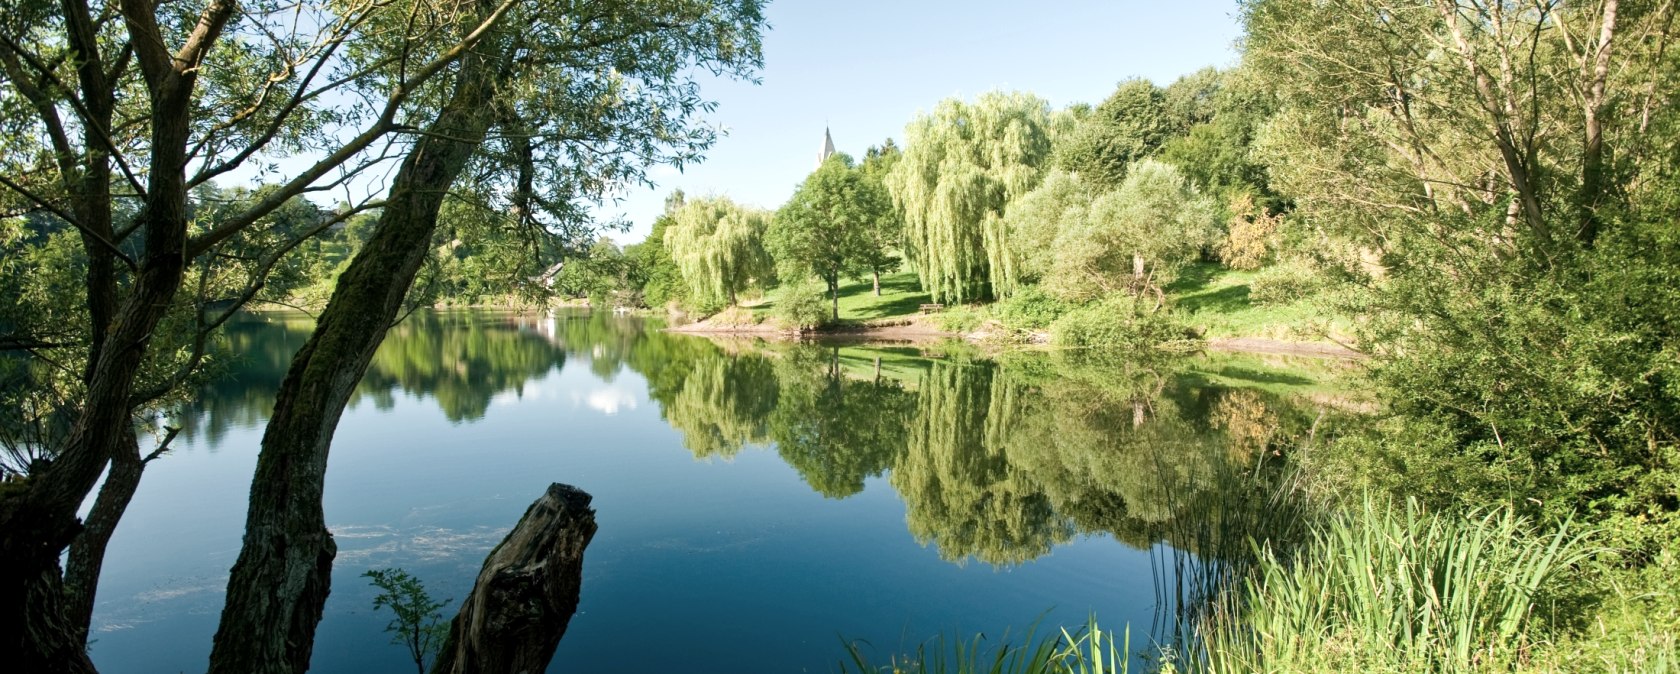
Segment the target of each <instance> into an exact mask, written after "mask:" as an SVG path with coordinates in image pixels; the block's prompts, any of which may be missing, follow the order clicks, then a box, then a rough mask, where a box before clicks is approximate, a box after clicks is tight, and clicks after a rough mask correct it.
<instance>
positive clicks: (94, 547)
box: [64, 429, 146, 644]
mask: <svg viewBox="0 0 1680 674" xmlns="http://www.w3.org/2000/svg"><path fill="white" fill-rule="evenodd" d="M126 436H127V437H126V438H124V440H123V444H124V445H125V446H124V447H121V448H118V449H117V453H116V456H114V457H112V458H111V467H110V469H109V470H107V471H106V473H105V484H104V485H103V486H101V487H100V488H99V496H98V497H96V498H95V499H94V501H93V508H92V509H91V510H89V511H88V516H87V521H86V522H85V523H84V525H83V528H82V533H81V534H80V535H78V536H76V540H75V541H73V542H71V544H70V556H69V558H68V563H67V564H66V566H65V569H64V596H65V605H64V607H65V613H66V618H67V619H68V620H69V621H70V625H71V626H72V627H73V628H75V629H76V631H77V633H78V638H79V640H80V641H81V642H82V643H83V644H86V643H87V637H88V628H89V626H91V625H92V623H93V601H94V599H95V598H96V597H97V596H98V594H99V573H100V571H101V569H103V568H104V565H105V548H106V547H107V546H108V545H110V543H111V535H112V534H114V533H116V530H117V522H119V521H121V520H122V515H123V513H124V512H125V511H127V510H128V504H129V502H130V501H132V500H133V499H134V490H135V489H136V488H138V487H139V486H140V474H141V473H142V472H143V471H144V470H145V468H146V462H145V461H144V460H143V459H141V458H140V446H139V442H138V440H137V439H136V438H135V437H134V431H133V429H126Z"/></svg>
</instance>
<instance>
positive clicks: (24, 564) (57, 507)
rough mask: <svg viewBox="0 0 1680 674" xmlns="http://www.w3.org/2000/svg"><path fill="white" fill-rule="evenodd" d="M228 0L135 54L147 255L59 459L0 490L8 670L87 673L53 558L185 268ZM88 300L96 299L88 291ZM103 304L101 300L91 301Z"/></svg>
mask: <svg viewBox="0 0 1680 674" xmlns="http://www.w3.org/2000/svg"><path fill="white" fill-rule="evenodd" d="M133 9H134V8H125V9H124V11H125V19H127V20H128V23H129V24H130V29H131V32H136V31H138V32H140V33H143V36H144V37H145V38H147V39H155V38H157V35H156V33H155V29H156V24H155V23H154V22H153V17H151V16H149V15H147V14H144V13H135V14H133V15H132V16H128V15H127V13H128V12H130V11H131V10H133ZM233 10H234V6H233V4H232V3H231V2H229V1H227V0H220V1H218V2H215V3H212V6H210V7H208V8H206V9H205V11H204V14H203V15H202V16H201V17H200V22H199V29H200V31H202V32H200V33H199V34H200V35H201V36H202V37H203V38H204V41H203V42H201V43H198V44H196V45H195V46H194V47H192V50H193V53H183V54H179V55H175V56H174V57H172V56H171V55H170V53H169V52H168V51H167V49H166V48H165V47H164V45H162V44H161V43H155V44H154V43H152V42H148V43H147V44H145V45H144V46H142V47H137V49H136V59H137V60H138V61H139V62H140V64H141V66H142V70H143V71H144V73H145V76H146V85H147V91H148V93H149V94H150V97H151V103H152V119H153V122H154V124H153V126H152V134H151V152H150V157H149V161H150V169H151V170H150V173H149V174H148V175H147V180H146V182H147V185H146V200H145V202H144V204H143V205H142V207H141V209H140V212H139V213H138V214H137V215H136V218H135V225H136V226H137V227H138V229H139V231H141V232H143V233H144V235H145V244H146V249H145V255H144V256H143V257H142V259H141V260H140V263H139V271H138V273H137V274H136V276H135V278H134V281H133V289H132V290H131V291H130V293H129V295H128V297H127V298H125V299H124V301H123V302H122V304H121V306H120V307H117V308H116V310H115V312H114V315H113V316H112V318H111V321H110V324H109V326H108V331H107V332H106V333H105V334H104V336H103V340H102V341H101V343H100V345H99V346H100V348H99V349H98V350H97V354H96V357H95V358H94V360H93V365H92V366H91V367H90V369H89V370H88V372H87V373H86V379H87V382H88V385H87V392H86V394H85V396H84V399H83V403H82V408H81V411H80V413H79V414H78V415H77V417H76V420H75V421H74V422H73V423H72V425H71V428H70V433H69V435H68V437H67V438H66V439H65V442H64V444H63V446H62V447H61V448H60V451H59V453H58V454H57V456H55V457H54V458H53V460H52V461H51V462H50V463H49V464H47V465H45V466H42V467H41V468H40V469H39V471H38V472H37V473H35V474H32V475H31V476H30V477H29V478H28V479H27V480H25V481H24V483H23V484H22V485H21V486H18V487H16V488H13V489H7V490H4V491H3V492H0V634H3V635H4V636H0V652H4V653H7V656H6V660H7V664H8V666H11V667H14V668H18V669H19V670H20V671H28V672H35V671H41V672H60V671H65V672H83V671H93V668H92V663H91V662H90V661H88V659H87V655H86V643H85V640H84V639H83V638H82V637H83V635H84V630H79V629H77V628H76V627H75V623H76V620H73V619H72V618H70V617H69V616H68V615H67V613H66V609H67V608H68V606H69V604H70V601H69V600H68V599H67V598H66V597H65V596H64V586H63V580H62V578H61V573H62V572H61V570H60V568H59V565H58V563H59V556H60V554H61V553H62V552H63V551H64V549H65V548H66V547H68V546H69V545H70V543H71V541H72V540H73V539H74V538H75V537H76V535H77V534H79V533H80V531H81V523H80V522H78V521H77V518H76V512H77V510H78V509H79V508H80V507H81V505H82V503H83V501H85V500H86V499H87V496H88V494H89V493H90V492H91V491H92V490H93V487H94V485H95V484H96V483H98V481H99V476H100V474H101V473H103V472H104V471H105V467H106V465H107V464H108V463H109V462H110V460H111V458H112V457H113V456H115V455H116V454H117V452H120V451H123V449H124V443H125V442H128V443H132V441H133V435H132V432H131V429H132V425H133V401H132V396H133V394H134V382H135V377H136V375H137V374H138V372H139V370H140V365H141V363H142V362H143V361H144V360H145V358H146V354H147V347H148V344H149V342H150V340H151V336H152V331H153V329H155V328H156V327H157V324H158V322H159V321H161V320H162V319H163V317H164V315H165V314H166V313H168V311H169V307H170V304H171V302H172V301H173V300H174V298H175V293H176V291H177V290H179V289H180V286H181V279H182V274H183V272H184V270H185V267H186V265H185V255H184V251H185V250H186V243H187V221H186V203H187V202H186V198H187V180H186V162H187V150H186V143H187V139H188V137H189V125H188V122H189V119H190V115H188V114H187V112H188V109H189V108H190V107H191V103H192V92H193V86H194V83H195V81H196V78H197V71H196V69H195V68H194V67H193V65H194V64H196V63H197V61H198V59H199V58H200V57H201V56H202V53H203V51H202V50H207V49H208V48H209V47H208V45H209V44H212V43H214V41H215V39H216V36H217V35H218V34H219V33H220V30H221V27H222V25H223V24H225V22H226V21H227V19H228V17H229V16H231V15H232V13H233ZM89 290H90V292H92V293H93V296H91V297H90V298H89V299H90V302H92V303H93V304H95V305H97V304H98V303H100V302H102V301H104V299H109V298H105V297H104V296H103V295H102V289H100V288H95V287H92V286H90V288H89ZM91 308H92V309H93V310H94V311H102V310H104V308H102V307H101V306H92V307H91Z"/></svg>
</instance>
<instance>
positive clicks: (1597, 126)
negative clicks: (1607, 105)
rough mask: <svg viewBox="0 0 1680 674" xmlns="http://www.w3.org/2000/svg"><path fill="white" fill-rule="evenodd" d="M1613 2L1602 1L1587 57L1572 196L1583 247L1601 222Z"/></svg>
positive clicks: (1594, 239)
mask: <svg viewBox="0 0 1680 674" xmlns="http://www.w3.org/2000/svg"><path fill="white" fill-rule="evenodd" d="M1616 5H1617V3H1616V0H1606V2H1605V3H1604V14H1603V16H1602V17H1601V18H1600V23H1599V36H1598V41H1597V42H1596V43H1595V44H1596V45H1597V47H1598V49H1597V52H1596V53H1594V54H1593V58H1592V60H1591V61H1590V64H1591V66H1592V67H1591V69H1590V75H1589V76H1588V78H1587V87H1586V89H1587V91H1586V96H1585V101H1584V105H1583V110H1582V113H1583V117H1584V118H1585V122H1586V137H1585V139H1584V143H1583V147H1582V152H1581V191H1580V194H1579V195H1578V196H1577V197H1576V202H1577V204H1576V205H1577V206H1578V207H1579V208H1580V209H1581V228H1580V231H1579V233H1578V234H1577V235H1576V240H1578V241H1579V242H1580V243H1581V245H1583V246H1585V247H1587V248H1591V247H1592V246H1593V244H1594V243H1596V242H1597V241H1598V232H1599V229H1600V227H1601V223H1602V221H1601V220H1600V218H1599V217H1598V204H1599V199H1600V197H1602V196H1603V194H1602V193H1603V191H1604V123H1603V121H1602V118H1603V115H1604V101H1605V99H1604V82H1605V80H1606V79H1607V78H1608V77H1609V73H1610V44H1611V42H1612V41H1613V40H1614V39H1615V36H1616ZM1582 61H1583V64H1582V65H1583V68H1582V69H1583V70H1588V69H1587V68H1586V67H1585V66H1586V65H1587V64H1588V61H1587V59H1586V58H1585V55H1583V58H1582Z"/></svg>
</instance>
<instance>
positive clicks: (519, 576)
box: [432, 483, 595, 674]
mask: <svg viewBox="0 0 1680 674" xmlns="http://www.w3.org/2000/svg"><path fill="white" fill-rule="evenodd" d="M589 501H590V496H589V494H587V493H585V492H583V491H581V490H579V489H577V488H574V487H571V486H568V485H564V484H559V483H555V484H551V485H549V487H548V492H547V493H545V494H543V496H542V497H541V498H539V499H537V501H536V502H535V503H532V504H531V507H530V508H528V509H526V511H525V516H524V517H521V518H520V519H519V524H518V525H517V526H515V527H514V528H513V531H511V532H509V533H508V535H507V538H504V539H502V542H501V544H500V545H497V546H496V549H495V550H492V551H491V552H490V556H489V557H486V558H485V559H484V566H483V568H481V569H480V570H479V572H478V580H477V581H476V582H474V583H473V589H472V592H470V593H468V594H467V599H466V601H463V602H461V610H460V612H459V613H457V614H456V615H455V619H454V620H453V621H451V622H450V624H449V636H448V637H447V638H445V639H444V642H443V648H442V649H441V650H440V651H439V652H438V659H437V662H435V663H433V664H432V673H433V674H472V673H477V672H486V673H497V674H500V673H502V672H541V671H543V670H545V669H547V668H548V661H549V660H551V659H553V657H554V649H555V647H557V646H559V645H560V637H562V636H564V635H565V634H566V626H567V624H568V623H570V622H571V619H572V614H573V613H576V612H577V605H578V594H579V592H580V591H581V590H582V587H583V551H584V548H586V547H588V546H589V540H590V539H591V538H593V537H594V536H595V511H594V510H593V509H591V508H590V507H589Z"/></svg>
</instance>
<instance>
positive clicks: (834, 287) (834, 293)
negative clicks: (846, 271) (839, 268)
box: [827, 276, 840, 321]
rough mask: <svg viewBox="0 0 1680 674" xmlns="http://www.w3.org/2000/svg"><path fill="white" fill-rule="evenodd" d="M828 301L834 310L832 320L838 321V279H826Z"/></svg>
mask: <svg viewBox="0 0 1680 674" xmlns="http://www.w3.org/2000/svg"><path fill="white" fill-rule="evenodd" d="M827 280H828V299H829V302H830V303H831V305H832V306H833V308H834V320H836V321H838V320H840V278H839V277H838V276H830V277H829V278H828V279H827Z"/></svg>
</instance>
